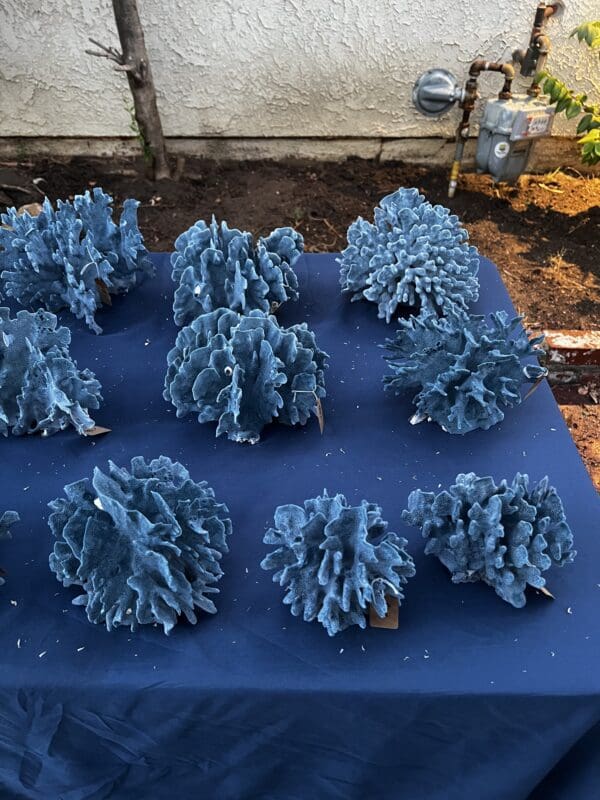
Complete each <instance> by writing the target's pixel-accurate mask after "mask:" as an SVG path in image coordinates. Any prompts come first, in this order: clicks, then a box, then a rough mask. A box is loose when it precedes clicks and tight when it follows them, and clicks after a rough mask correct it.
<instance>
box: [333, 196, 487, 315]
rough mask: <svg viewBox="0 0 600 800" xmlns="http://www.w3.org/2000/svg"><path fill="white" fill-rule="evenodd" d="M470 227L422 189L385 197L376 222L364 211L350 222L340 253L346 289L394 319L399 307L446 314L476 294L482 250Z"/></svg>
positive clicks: (343, 287)
mask: <svg viewBox="0 0 600 800" xmlns="http://www.w3.org/2000/svg"><path fill="white" fill-rule="evenodd" d="M467 240H468V233H467V231H466V230H465V229H464V228H463V227H462V225H461V224H460V222H459V220H458V217H457V216H456V215H455V214H451V213H450V211H449V210H448V209H447V208H444V207H443V206H440V205H435V206H434V205H432V204H431V203H429V202H428V201H427V200H426V199H425V198H424V197H423V195H421V194H419V191H418V189H404V188H401V189H398V190H397V191H395V192H394V193H393V194H390V195H387V197H384V198H383V199H382V200H381V201H380V203H379V206H378V207H377V208H375V212H374V223H373V224H372V223H370V222H367V221H366V220H364V219H363V218H362V217H359V218H358V219H357V220H356V221H355V222H353V223H352V225H350V227H349V228H348V247H346V249H345V250H344V251H343V252H342V254H341V258H340V259H338V261H339V263H340V265H341V272H340V283H341V285H342V290H343V291H344V292H346V293H348V294H350V295H351V296H352V300H360V299H363V298H366V299H367V300H370V301H371V302H373V303H376V304H377V307H378V316H379V317H380V318H382V319H385V320H386V321H387V322H390V320H391V319H392V317H393V316H394V315H395V314H396V312H397V311H398V310H399V309H402V308H406V309H408V310H409V311H410V312H411V313H413V314H421V313H434V314H437V315H445V314H448V313H450V312H451V311H456V310H462V311H466V310H467V308H468V305H469V303H471V302H472V301H475V300H477V297H478V294H479V282H478V280H477V271H478V269H479V256H478V254H477V250H476V248H475V247H473V246H471V245H469V244H468V242H467Z"/></svg>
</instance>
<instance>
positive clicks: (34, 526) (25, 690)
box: [0, 255, 600, 800]
mask: <svg viewBox="0 0 600 800" xmlns="http://www.w3.org/2000/svg"><path fill="white" fill-rule="evenodd" d="M156 263H157V266H158V276H157V278H156V280H155V281H153V282H151V283H147V284H146V285H145V286H143V287H142V288H141V289H139V290H136V291H135V292H134V293H132V294H131V295H130V296H127V297H123V298H120V299H118V300H116V301H115V304H114V306H113V308H112V309H109V310H107V311H105V312H103V313H102V314H101V315H100V316H99V321H100V324H101V325H102V326H103V328H104V334H103V335H102V336H98V337H96V336H94V335H93V334H91V333H90V332H89V331H88V330H87V329H86V328H84V327H82V326H81V325H80V324H79V323H74V322H73V321H72V318H70V317H68V316H64V317H63V319H62V321H63V322H65V323H68V324H69V325H70V327H71V329H72V330H73V333H74V342H73V346H72V350H73V353H74V354H75V356H76V357H77V359H78V361H79V364H80V366H88V367H90V368H91V369H93V370H94V371H95V372H96V374H97V376H98V378H99V379H100V380H101V382H102V384H103V387H104V397H105V401H106V402H105V405H104V406H103V407H102V409H101V411H100V412H99V413H98V414H97V415H96V421H97V423H98V424H100V425H104V426H107V427H110V428H112V433H110V434H108V435H107V436H104V437H98V438H95V439H89V438H88V439H85V438H79V437H78V436H77V435H76V434H75V433H74V432H65V433H64V434H59V435H56V436H54V437H51V438H49V439H42V438H38V437H23V438H9V439H7V440H4V441H1V442H0V496H1V502H0V509H2V510H3V509H6V508H13V509H16V510H17V511H18V512H19V514H20V515H21V517H22V522H21V523H20V524H19V525H16V526H15V527H14V529H13V541H12V542H8V543H5V542H3V543H1V544H0V547H1V553H0V556H1V561H2V565H3V566H4V567H5V569H6V570H7V572H8V575H7V582H6V585H5V586H4V587H2V588H0V659H1V666H0V797H1V798H2V799H3V800H4V798H10V800H13V799H15V798H35V799H36V800H37V799H38V798H40V799H42V800H54V799H55V798H60V800H84V798H85V800H100V799H101V798H118V800H121V799H122V798H123V799H125V798H126V799H127V800H128V799H129V798H134V799H135V800H139V798H145V799H146V798H147V800H162V799H163V798H168V800H171V798H172V797H181V798H203V800H213V799H214V800H245V799H246V798H267V799H268V800H306V798H309V797H313V798H316V799H317V800H334V798H335V799H336V800H337V799H338V798H339V799H342V798H343V800H353V799H354V798H357V800H358V798H360V799H361V800H363V798H379V797H385V798H407V800H420V799H421V798H427V800H464V798H465V797H469V798H473V800H521V799H523V800H524V799H525V798H528V797H532V798H536V800H537V799H538V798H543V800H554V799H556V800H558V799H559V798H560V799H562V798H569V800H579V798H586V799H587V798H591V797H597V796H598V791H599V790H598V787H599V786H600V775H599V770H600V767H599V761H600V759H599V757H598V756H599V753H600V724H599V719H600V632H599V619H600V568H599V563H600V533H599V525H598V522H599V513H598V512H599V504H598V498H597V496H596V493H595V492H594V489H593V486H592V484H591V482H590V479H589V477H588V475H587V473H586V471H585V469H584V467H583V464H582V463H581V461H580V459H579V456H578V454H577V452H576V449H575V446H574V444H573V442H572V440H571V438H570V436H569V433H568V431H567V428H566V426H565V424H564V422H563V420H562V418H561V415H560V413H559V410H558V408H557V406H556V404H555V402H554V400H553V398H552V395H551V393H550V390H549V388H548V386H547V385H542V386H541V387H540V388H539V390H538V391H536V392H535V394H534V395H533V396H532V397H531V398H530V399H528V400H527V402H525V403H524V404H523V405H522V406H520V407H519V408H516V409H512V410H509V412H508V415H507V418H506V420H505V421H504V423H502V424H501V425H498V426H497V427H495V428H494V429H493V430H490V431H487V432H477V433H472V434H469V435H467V436H465V437H460V436H450V435H448V434H445V433H444V432H443V431H442V430H441V429H440V428H439V427H437V426H433V425H428V424H426V423H423V424H421V425H418V426H411V425H409V424H408V418H409V416H410V415H411V413H412V410H411V409H412V406H411V403H410V401H409V400H408V399H406V400H401V399H398V398H395V397H393V396H390V395H388V394H384V392H383V391H382V386H381V378H382V374H383V371H384V363H383V360H382V351H381V350H379V349H378V345H379V344H380V343H381V342H382V341H383V340H384V338H385V337H386V336H387V335H389V334H390V332H391V330H392V328H391V327H388V326H386V324H385V323H384V322H383V321H381V320H378V319H377V318H376V309H375V307H374V306H373V305H371V304H368V303H354V304H351V303H350V302H348V300H347V299H344V298H342V297H341V296H340V294H339V289H338V270H337V265H336V264H335V262H334V257H333V256H310V255H308V256H304V257H303V258H302V259H301V261H300V262H299V264H298V273H299V278H300V288H301V299H300V302H299V303H296V304H292V303H290V304H288V305H287V306H286V307H285V308H284V309H282V310H281V313H280V320H281V322H282V323H284V324H291V323H293V322H299V321H302V320H306V321H307V322H308V323H309V324H310V325H311V326H312V327H313V328H314V329H315V330H316V332H317V335H318V341H319V343H320V346H321V347H322V348H323V349H325V350H327V351H328V352H329V354H330V356H331V360H330V365H331V366H330V369H329V370H328V372H327V392H328V395H327V398H326V399H325V402H324V410H325V416H326V425H325V432H324V435H323V436H321V435H320V433H319V428H318V424H317V422H316V421H315V420H313V421H311V423H310V424H309V425H308V426H306V427H305V428H302V429H289V428H286V427H284V426H277V425H274V426H271V427H270V428H269V429H268V430H267V431H265V435H264V437H263V439H262V440H261V442H260V444H258V445H255V446H242V445H237V444H234V443H232V442H229V441H227V440H225V439H218V440H217V439H215V429H214V426H212V425H199V424H198V423H197V422H196V420H195V418H191V417H190V418H189V419H187V420H177V419H176V417H175V413H174V409H173V408H172V407H170V406H168V405H167V404H166V403H165V401H164V400H163V399H162V385H163V374H164V371H165V357H166V354H167V351H168V350H169V348H170V347H171V346H172V344H173V341H174V338H175V335H176V328H175V327H174V325H173V323H172V321H171V297H172V288H173V287H172V284H171V282H170V276H169V272H170V271H169V268H168V258H167V257H166V256H157V257H156ZM480 277H481V287H482V291H481V294H482V299H481V301H480V302H479V303H478V304H477V306H476V308H475V310H476V311H478V312H488V311H493V310H495V309H498V308H506V309H511V304H510V301H509V298H508V295H507V293H506V290H505V289H504V287H503V285H502V283H501V281H500V278H499V276H498V273H497V271H496V269H495V267H494V266H493V265H492V264H491V263H490V262H488V261H486V260H485V259H483V260H482V264H481V272H480ZM138 454H141V455H144V456H145V457H147V458H152V457H155V456H158V455H161V454H164V455H168V456H170V457H171V458H173V459H178V460H180V461H181V462H182V463H183V464H184V465H186V466H187V467H188V468H189V470H190V471H191V473H192V476H193V477H194V478H195V479H197V480H201V479H206V480H208V481H209V482H210V484H211V485H212V486H213V487H214V488H215V491H216V493H217V497H218V498H219V499H220V500H222V501H224V502H226V503H227V504H228V506H229V508H230V510H231V517H232V520H233V526H234V533H233V536H232V537H231V541H230V543H231V552H230V554H229V555H228V556H226V557H225V559H224V561H223V567H224V570H225V572H226V575H225V577H224V578H223V580H222V581H221V583H220V588H221V594H220V595H219V596H218V598H217V605H218V609H219V611H218V614H217V615H216V616H206V615H205V616H203V617H202V618H201V619H200V621H199V623H198V624H197V625H196V626H195V627H194V626H191V625H188V624H184V623H182V624H180V625H178V626H177V627H176V628H175V629H174V631H173V632H172V634H171V635H170V636H169V637H166V636H164V635H163V633H162V631H161V630H160V629H157V628H153V627H150V628H143V629H141V630H139V631H137V632H136V633H133V634H132V633H131V632H130V631H129V630H128V629H121V630H118V631H115V632H111V633H108V632H107V631H106V630H105V629H104V628H102V627H100V626H93V625H90V624H89V623H88V621H87V619H86V617H85V614H84V612H83V611H82V610H81V609H80V608H77V607H73V606H72V605H71V599H72V598H73V596H74V595H76V594H78V592H77V591H76V590H71V589H65V588H63V587H62V586H61V585H60V584H59V583H58V582H57V581H56V580H55V578H54V575H53V574H52V573H50V571H49V569H48V554H49V552H50V550H51V547H52V543H53V541H52V537H51V534H50V530H49V528H48V527H47V524H46V517H47V513H48V511H47V508H46V504H47V503H48V501H50V500H51V499H53V498H54V497H57V496H58V495H60V494H61V492H62V487H63V485H64V484H65V483H68V482H70V481H73V480H75V479H78V478H80V477H83V476H87V475H91V472H92V468H93V466H94V465H95V464H99V465H105V464H106V461H107V459H109V458H110V459H112V460H114V461H115V462H117V463H118V464H119V465H125V466H126V465H128V464H129V460H130V458H131V457H132V456H134V455H138ZM470 470H474V471H475V472H477V473H479V474H482V475H487V474H492V475H494V477H495V478H497V479H500V478H502V477H509V478H512V476H513V475H514V473H515V472H516V471H522V472H527V473H529V475H530V477H531V478H532V479H535V480H537V479H539V478H541V477H543V476H544V475H545V474H549V475H550V477H551V479H552V482H553V483H554V484H555V485H556V486H557V487H558V490H559V492H560V494H561V496H562V498H563V500H564V503H565V507H566V512H567V516H568V519H569V522H570V524H571V526H572V528H573V531H574V534H575V539H576V546H577V550H578V551H579V555H578V558H577V559H576V561H575V563H574V564H573V565H570V566H567V567H565V568H564V569H562V570H554V571H553V572H552V573H550V574H549V587H550V589H551V590H552V591H553V592H554V594H555V596H556V599H555V600H554V601H550V600H547V599H544V598H543V597H541V596H537V595H535V593H534V594H533V595H532V596H531V597H530V599H529V601H528V604H527V606H526V608H524V609H522V610H516V609H514V608H512V607H511V606H509V605H507V604H506V603H504V602H502V601H501V600H500V599H499V598H498V597H497V596H496V595H495V594H494V592H493V590H491V589H490V588H488V587H486V586H484V585H480V584H476V585H464V586H454V585H452V584H451V582H450V580H449V577H448V574H447V572H446V571H445V569H444V568H443V567H442V566H441V564H440V563H439V562H438V561H437V560H436V559H433V558H431V557H429V558H425V557H424V555H423V548H422V542H421V540H420V533H419V531H418V530H416V529H412V528H408V527H406V526H405V525H404V524H403V523H402V521H401V518H400V514H401V511H402V509H403V508H404V507H405V502H406V498H407V496H408V494H409V492H410V491H411V490H412V489H414V488H415V487H421V488H424V489H437V487H439V486H446V485H448V484H449V483H450V482H451V481H452V480H453V478H454V477H455V475H456V474H457V473H458V472H461V471H470ZM323 488H327V489H328V490H329V491H330V492H337V491H339V492H343V493H345V494H346V496H347V497H348V498H349V499H350V500H352V501H359V500H361V499H362V498H366V499H368V500H371V501H376V502H378V503H380V504H381V505H382V506H383V510H384V517H385V518H386V519H387V520H389V522H390V527H391V529H392V530H396V531H397V532H399V533H401V534H402V535H404V536H406V537H407V538H408V540H409V549H410V552H411V553H412V555H413V557H414V559H415V562H416V566H417V576H416V578H414V579H412V580H411V581H410V582H409V584H408V586H407V597H406V601H405V603H404V604H403V606H402V608H401V610H400V628H399V630H397V631H388V630H378V629H373V628H369V629H367V630H365V631H362V630H360V629H358V628H357V629H352V630H349V631H347V632H345V633H344V634H341V635H339V636H337V637H335V638H333V639H330V638H329V637H328V636H327V634H326V632H325V630H324V629H323V628H322V627H321V626H320V625H318V624H312V625H309V624H306V623H304V622H302V621H299V620H297V619H295V618H293V617H291V615H290V613H289V610H288V608H287V607H284V606H283V605H282V603H281V599H282V590H281V589H280V588H279V587H278V586H277V585H275V584H273V583H272V581H271V574H270V573H265V572H263V571H262V570H261V569H260V568H259V562H260V560H261V558H262V556H263V554H264V553H265V552H266V547H265V545H263V544H262V537H263V533H264V530H265V528H266V527H267V526H268V525H269V523H270V521H271V519H272V514H273V510H274V509H275V507H276V506H277V505H279V504H281V503H288V502H293V503H302V501H303V500H304V499H305V498H307V497H313V496H315V495H316V494H318V493H320V492H321V491H322V489H323Z"/></svg>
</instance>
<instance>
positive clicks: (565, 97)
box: [536, 20, 600, 165]
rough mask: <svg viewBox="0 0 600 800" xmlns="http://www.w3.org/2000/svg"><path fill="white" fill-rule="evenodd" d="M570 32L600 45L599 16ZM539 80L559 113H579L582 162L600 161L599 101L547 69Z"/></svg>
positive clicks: (594, 45) (591, 44)
mask: <svg viewBox="0 0 600 800" xmlns="http://www.w3.org/2000/svg"><path fill="white" fill-rule="evenodd" d="M571 36H577V39H578V40H579V41H580V42H585V43H586V44H587V46H588V47H589V48H590V49H592V50H596V49H600V20H596V21H595V22H584V23H582V24H581V25H578V26H577V28H575V30H574V31H572V32H571ZM536 82H537V83H539V84H540V85H541V87H542V90H543V91H544V93H545V94H547V95H548V96H549V97H550V103H551V105H556V111H557V113H563V112H564V114H565V116H566V118H567V119H575V118H576V117H580V119H579V123H578V125H577V135H578V136H581V138H580V139H579V144H580V145H581V161H582V163H583V164H590V165H592V164H597V163H598V162H600V103H594V102H590V101H589V99H588V96H587V94H585V93H583V92H575V91H574V90H573V89H571V88H569V87H568V86H567V85H566V84H565V83H563V82H562V81H561V80H560V79H559V78H557V77H556V76H555V75H552V73H550V72H548V71H547V70H544V71H543V72H541V73H540V74H539V75H538V76H537V77H536Z"/></svg>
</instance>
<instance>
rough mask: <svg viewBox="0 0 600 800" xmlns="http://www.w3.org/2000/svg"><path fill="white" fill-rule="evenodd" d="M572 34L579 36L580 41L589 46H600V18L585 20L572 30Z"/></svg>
mask: <svg viewBox="0 0 600 800" xmlns="http://www.w3.org/2000/svg"><path fill="white" fill-rule="evenodd" d="M570 35H571V36H577V39H578V40H579V41H580V42H585V43H586V44H587V46H588V47H592V48H596V47H600V20H595V21H593V22H583V23H582V24H581V25H578V26H577V27H576V28H575V29H574V30H572V31H571V34H570Z"/></svg>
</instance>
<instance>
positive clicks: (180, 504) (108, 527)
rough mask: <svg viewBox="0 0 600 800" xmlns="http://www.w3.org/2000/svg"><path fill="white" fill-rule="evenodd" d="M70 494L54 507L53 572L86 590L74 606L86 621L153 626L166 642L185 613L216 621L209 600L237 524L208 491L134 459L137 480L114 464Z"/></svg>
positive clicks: (180, 471) (166, 465) (158, 462)
mask: <svg viewBox="0 0 600 800" xmlns="http://www.w3.org/2000/svg"><path fill="white" fill-rule="evenodd" d="M65 494H66V499H65V498H57V499H56V500H53V501H52V502H51V503H50V508H51V509H52V513H51V514H50V518H49V525H50V528H51V529H52V532H53V534H54V536H55V537H56V539H57V541H56V542H55V545H54V551H53V552H52V553H51V555H50V568H51V570H52V571H53V572H55V573H56V577H57V579H58V580H59V581H62V583H63V585H64V586H80V587H81V588H82V589H83V594H82V595H80V596H79V597H77V598H75V600H74V601H73V603H74V604H75V605H82V606H85V609H86V612H87V616H88V619H89V620H90V622H94V623H104V624H105V625H106V627H107V629H108V630H111V629H112V628H116V627H118V626H120V625H123V626H127V627H129V628H131V629H132V630H133V629H135V628H136V627H137V626H138V625H145V624H155V623H156V624H158V625H162V626H163V628H164V631H165V633H169V631H170V630H171V628H172V627H173V626H174V625H175V624H176V623H177V621H178V617H179V616H180V615H182V614H183V615H185V617H186V618H187V619H188V620H189V621H190V622H191V623H195V622H196V609H201V610H202V611H206V612H208V613H209V614H214V613H215V612H216V607H215V605H214V603H213V601H212V600H211V598H210V595H211V594H216V593H218V591H219V590H218V589H217V588H216V586H215V584H216V583H217V582H218V581H219V579H220V578H221V576H222V574H223V571H222V569H221V566H220V561H221V557H222V556H223V554H224V553H227V552H228V545H227V537H228V536H229V534H230V533H231V521H230V519H229V511H228V509H227V506H225V505H223V504H221V503H217V501H216V500H215V495H214V492H213V490H212V489H211V488H210V487H209V486H208V485H207V484H206V482H201V483H196V482H195V481H193V480H192V479H191V478H190V475H189V473H188V471H187V470H186V469H185V467H183V466H182V465H181V464H179V463H178V462H176V461H175V462H173V461H171V460H170V459H169V458H166V457H165V456H161V457H160V458H157V459H154V460H153V461H150V463H146V461H145V460H144V459H143V458H142V457H141V456H138V457H136V458H133V459H132V460H131V471H128V470H127V469H124V468H123V469H121V468H119V467H117V466H116V465H115V464H113V463H112V462H109V465H108V471H107V472H102V471H101V470H100V469H99V468H97V467H96V469H95V470H94V475H93V478H92V481H91V483H90V481H89V480H88V479H87V478H86V479H83V480H80V481H77V482H76V483H71V484H69V485H68V486H66V487H65Z"/></svg>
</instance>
